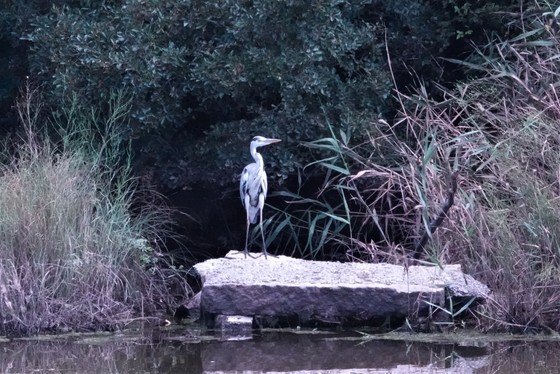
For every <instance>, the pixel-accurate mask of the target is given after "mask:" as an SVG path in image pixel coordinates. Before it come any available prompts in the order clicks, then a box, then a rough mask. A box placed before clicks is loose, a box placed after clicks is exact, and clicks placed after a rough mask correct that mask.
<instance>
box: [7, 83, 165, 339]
mask: <svg viewBox="0 0 560 374" xmlns="http://www.w3.org/2000/svg"><path fill="white" fill-rule="evenodd" d="M112 104H114V105H115V106H114V107H113V108H112V112H111V115H110V116H109V119H108V120H106V121H104V122H102V123H100V122H99V121H100V118H98V117H96V116H95V115H94V113H93V112H92V113H91V117H89V118H87V117H83V116H80V115H78V114H77V113H76V112H73V111H72V110H69V111H68V112H66V116H65V120H66V121H68V123H67V124H66V125H67V127H66V129H67V131H66V132H65V133H64V134H62V136H61V141H60V142H59V143H60V144H59V146H53V145H52V143H51V142H49V141H48V140H47V139H40V138H39V137H38V136H37V133H36V128H37V123H36V121H37V118H38V116H37V115H36V112H34V110H35V109H37V108H36V102H35V101H34V96H33V92H27V94H26V95H24V97H23V98H22V99H21V101H20V103H19V107H18V108H19V111H20V117H21V120H22V123H23V125H24V126H25V128H26V130H27V131H26V132H27V138H26V139H25V140H24V141H23V144H21V145H20V146H19V148H18V149H17V151H16V152H15V155H14V156H12V159H11V160H10V161H9V162H8V163H7V164H4V165H2V166H0V257H1V261H0V317H1V318H2V324H1V325H0V326H1V327H2V329H1V330H0V332H2V333H9V334H10V333H11V334H29V333H35V332H40V331H54V332H56V331H61V330H67V329H106V328H114V327H116V326H122V325H123V324H126V323H127V322H129V321H131V320H132V319H133V318H135V317H146V316H149V313H152V312H153V311H154V309H155V308H156V307H157V306H158V305H159V306H162V305H163V304H164V303H165V302H166V301H170V299H171V296H170V295H169V293H168V291H167V290H166V285H165V284H164V282H163V279H162V277H161V276H158V275H159V272H158V271H157V269H156V268H154V267H152V266H150V265H153V264H151V263H150V258H151V255H152V253H153V251H154V249H153V248H151V247H150V245H149V242H148V239H149V238H150V237H153V235H157V232H158V231H157V230H158V229H159V228H161V227H163V226H162V225H164V222H166V218H165V214H164V213H163V211H161V210H160V211H158V210H157V208H154V210H146V211H147V213H146V214H140V215H139V216H137V217H133V216H131V213H130V208H131V206H132V203H133V193H134V190H133V187H134V184H133V181H132V180H131V179H130V170H129V167H128V166H127V164H126V162H124V163H123V162H122V161H123V158H122V157H121V156H120V155H122V151H123V149H122V147H120V146H119V140H118V133H117V132H115V129H116V127H115V125H116V121H119V120H122V118H123V115H124V113H125V111H126V103H125V102H122V101H121V102H119V101H118V100H117V101H113V102H112ZM70 109H72V108H70ZM91 121H95V122H91ZM94 125H95V126H94ZM69 128H70V129H71V130H69V131H68V129H69ZM100 129H105V130H106V131H105V132H99V130H100ZM124 160H125V161H126V158H124ZM148 270H151V271H148ZM158 303H159V304H158Z"/></svg>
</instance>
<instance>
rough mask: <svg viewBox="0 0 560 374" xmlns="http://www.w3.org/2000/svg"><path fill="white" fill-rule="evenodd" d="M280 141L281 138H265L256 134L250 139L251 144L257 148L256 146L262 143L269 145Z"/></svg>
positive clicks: (260, 145)
mask: <svg viewBox="0 0 560 374" xmlns="http://www.w3.org/2000/svg"><path fill="white" fill-rule="evenodd" d="M281 141H282V140H281V139H273V138H265V137H264V136H259V135H257V136H255V137H254V138H253V140H252V141H251V146H252V147H254V148H257V147H262V146H263V145H269V144H272V143H278V142H281Z"/></svg>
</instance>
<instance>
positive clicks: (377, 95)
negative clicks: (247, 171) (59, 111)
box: [28, 0, 507, 187]
mask: <svg viewBox="0 0 560 374" xmlns="http://www.w3.org/2000/svg"><path fill="white" fill-rule="evenodd" d="M506 3H507V2H506ZM496 4H498V2H494V3H490V4H486V3H485V2H476V1H474V2H469V3H467V4H463V5H462V6H457V5H456V4H455V2H454V1H451V0H442V1H441V3H440V2H437V4H432V3H430V4H429V5H428V4H425V2H419V1H413V0H409V1H405V2H398V3H397V2H386V1H352V2H344V1H340V0H325V1H317V2H301V1H293V0H282V1H258V0H257V1H240V0H219V1H211V2H209V1H168V2H161V1H155V0H125V1H122V2H104V3H102V4H101V5H95V6H91V7H87V6H83V7H80V8H77V7H75V8H65V7H61V8H56V9H54V10H53V12H51V13H50V14H49V15H47V16H45V17H42V18H39V19H38V20H37V21H36V22H35V29H34V30H33V32H32V33H31V34H30V35H29V36H28V38H29V40H30V41H31V42H32V47H31V50H32V54H31V66H32V68H33V71H34V72H35V73H36V74H38V75H39V76H40V77H41V80H42V81H43V82H45V83H46V84H47V90H48V99H49V102H50V103H51V104H56V103H57V102H59V101H60V100H61V99H62V98H64V97H65V96H66V95H68V94H69V93H72V94H77V95H78V97H79V98H80V100H81V102H82V105H84V106H95V107H101V106H102V105H103V102H104V101H105V98H106V97H107V95H108V93H109V92H110V90H111V88H115V87H119V88H125V89H127V90H128V91H129V92H130V94H131V95H133V97H134V102H133V108H132V112H131V114H132V117H133V120H132V121H131V122H130V126H129V127H128V129H127V131H128V135H129V137H130V138H131V139H134V140H135V148H136V150H137V151H138V152H137V156H138V159H137V161H138V163H139V165H155V166H156V167H157V169H158V170H160V171H161V172H162V176H163V177H164V178H163V181H164V182H165V183H166V184H167V185H169V186H171V187H174V186H179V185H184V184H185V183H189V182H194V181H200V180H206V181H212V182H216V181H217V182H219V183H227V182H228V181H230V180H232V179H233V178H235V176H236V175H237V174H238V173H239V170H240V168H241V165H242V163H244V162H245V160H246V159H247V155H246V153H247V152H246V148H247V143H248V140H249V139H250V138H251V136H252V135H254V134H257V133H260V134H263V135H274V136H277V137H280V138H283V139H284V140H285V143H284V147H282V148H277V149H275V150H270V151H271V152H273V153H274V157H273V158H269V160H275V161H273V162H272V170H274V171H275V174H276V173H277V174H278V176H280V177H284V178H285V177H286V176H287V175H288V174H289V173H291V172H292V171H293V170H294V168H295V167H297V166H299V165H301V164H303V163H304V162H305V161H306V160H307V158H308V156H307V154H304V152H306V151H305V149H304V148H302V147H297V145H298V142H299V141H302V140H313V139H317V138H321V137H323V136H325V135H328V134H329V133H328V130H327V126H326V123H327V122H328V123H330V124H331V126H333V127H334V128H335V130H336V131H338V130H339V129H342V130H344V131H346V132H353V133H355V134H356V135H357V138H358V139H359V138H361V137H362V136H363V135H364V134H365V133H366V132H367V129H368V127H369V126H370V124H371V122H372V120H374V119H375V118H377V117H378V116H380V115H382V114H385V113H387V112H389V111H390V109H391V106H390V102H391V101H390V100H391V97H390V96H391V85H392V82H391V80H390V77H389V71H388V69H387V63H386V49H385V38H386V31H387V38H388V41H389V47H390V49H392V50H393V53H395V56H396V57H395V60H396V61H398V62H399V63H395V64H394V65H395V68H396V69H397V75H399V74H400V73H399V71H400V72H405V71H406V68H409V67H411V68H415V69H419V70H422V71H426V72H430V73H429V74H432V75H434V74H436V73H435V71H436V70H437V69H433V68H428V66H432V65H433V59H432V58H433V57H436V56H438V55H439V54H440V53H441V52H442V51H443V50H445V49H446V48H447V47H448V46H449V44H450V43H453V42H454V41H455V40H457V39H456V38H457V36H459V37H462V36H465V35H467V34H469V33H470V31H472V30H475V29H477V28H478V25H479V24H481V23H484V22H483V21H482V18H483V16H482V15H483V14H487V11H488V10H494V9H495V6H496ZM436 9H437V12H436ZM441 9H443V10H444V11H441ZM457 25H459V26H457ZM386 27H387V30H386V29H385V28H386ZM457 32H462V34H457ZM400 62H402V63H406V64H407V66H406V68H405V67H403V65H401V64H400ZM224 175H225V176H226V178H224Z"/></svg>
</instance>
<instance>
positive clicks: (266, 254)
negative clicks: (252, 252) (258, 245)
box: [261, 249, 278, 258]
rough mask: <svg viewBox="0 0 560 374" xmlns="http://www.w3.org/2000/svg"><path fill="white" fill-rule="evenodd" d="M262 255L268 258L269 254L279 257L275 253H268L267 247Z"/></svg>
mask: <svg viewBox="0 0 560 374" xmlns="http://www.w3.org/2000/svg"><path fill="white" fill-rule="evenodd" d="M261 255H262V256H264V258H268V256H270V257H274V258H276V257H278V256H276V255H273V254H270V253H268V251H267V250H266V249H265V250H264V251H262V254H261Z"/></svg>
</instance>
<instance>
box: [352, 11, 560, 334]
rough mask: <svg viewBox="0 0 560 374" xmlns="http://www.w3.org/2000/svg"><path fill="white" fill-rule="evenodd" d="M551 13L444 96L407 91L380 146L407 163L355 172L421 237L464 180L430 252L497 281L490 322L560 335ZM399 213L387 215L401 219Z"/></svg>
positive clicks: (487, 313)
mask: <svg viewBox="0 0 560 374" xmlns="http://www.w3.org/2000/svg"><path fill="white" fill-rule="evenodd" d="M539 13H540V14H542V10H540V11H539ZM539 13H535V12H530V15H528V14H529V13H528V14H527V15H525V14H521V16H520V19H518V20H517V21H518V22H517V25H520V28H521V32H520V35H519V36H517V37H515V38H513V39H511V40H508V41H500V40H496V41H494V42H492V43H490V44H489V45H488V46H486V47H485V48H483V49H481V50H479V51H477V53H478V55H477V58H476V59H475V60H474V61H477V62H476V63H473V62H471V63H464V64H465V65H467V66H468V67H470V68H473V69H476V70H477V71H478V72H479V77H478V78H476V79H473V80H471V81H469V82H468V83H463V84H459V85H457V87H456V88H455V89H454V90H444V89H442V93H443V99H441V100H433V99H431V98H429V97H428V95H427V94H426V91H425V90H424V89H423V88H420V89H419V90H418V91H417V92H416V94H414V95H404V94H402V93H399V99H400V100H401V103H402V111H401V119H400V120H399V121H398V122H396V124H395V125H393V126H389V125H388V124H387V123H381V127H380V130H379V133H380V135H378V136H373V137H372V145H373V146H374V147H376V148H377V149H380V148H379V147H380V146H384V145H385V148H386V149H387V148H392V149H393V150H394V152H392V154H393V155H396V158H397V159H400V160H401V161H399V162H397V163H395V164H393V165H392V166H391V165H388V166H387V165H383V166H380V164H379V163H374V162H372V163H371V164H370V165H369V167H367V168H364V170H363V171H361V172H360V173H358V174H357V175H356V176H355V177H354V179H361V180H362V181H367V183H364V184H365V185H370V186H372V187H369V188H364V189H362V190H361V191H359V195H360V196H362V199H361V200H362V201H368V205H369V206H370V207H369V209H370V210H372V209H375V207H371V204H369V202H370V201H371V199H369V200H368V199H365V198H363V197H364V196H375V201H376V202H377V203H379V201H382V200H387V199H391V200H392V201H396V205H397V207H398V209H396V211H398V212H400V213H399V215H398V216H399V217H400V219H401V223H403V225H404V226H403V230H404V231H405V232H408V233H409V235H410V237H413V238H418V236H419V235H420V234H421V233H422V232H425V231H426V229H427V227H428V226H429V222H430V221H431V220H433V217H435V215H437V212H438V210H439V209H440V207H441V205H442V204H443V203H444V202H445V201H446V196H447V190H448V188H449V178H450V176H451V175H452V174H453V173H456V175H458V182H459V183H458V190H457V192H456V194H455V201H454V205H453V207H452V208H451V210H450V212H449V215H448V218H447V220H446V221H445V222H444V224H443V225H442V226H441V227H440V228H439V230H438V231H436V233H435V234H434V235H433V237H432V239H431V241H430V243H429V245H428V246H427V247H426V248H425V251H424V258H425V259H427V260H430V261H431V262H436V263H451V262H453V263H461V264H463V265H464V268H465V270H466V271H467V272H469V273H471V274H473V275H474V276H476V277H477V278H478V279H479V280H481V281H483V282H484V283H486V284H488V285H489V286H490V288H491V289H492V290H493V294H492V295H491V296H490V299H489V301H488V303H487V304H486V305H485V306H484V308H483V309H482V310H481V311H480V313H479V315H478V317H479V319H478V321H479V322H480V323H481V325H482V326H484V328H488V329H491V328H493V329H502V330H503V329H507V330H515V331H527V330H528V329H529V330H531V329H543V328H544V329H548V328H549V329H553V330H556V331H558V330H560V314H558V310H559V309H560V282H559V279H560V122H559V121H560V99H559V97H558V92H557V82H558V78H559V72H560V57H559V56H560V47H559V45H560V43H559V42H560V39H559V38H558V36H557V35H556V33H557V31H558V24H557V23H556V18H555V16H556V14H557V13H558V12H556V14H552V13H545V14H544V15H543V16H542V17H541V18H538V17H535V14H539ZM393 195H394V196H398V197H399V199H393V198H392V196H393ZM392 209H393V210H394V208H392ZM390 211H391V210H389V211H387V210H385V213H384V214H381V215H376V216H375V222H391V221H394V219H395V218H396V217H394V216H393V215H392V214H391V213H390ZM407 217H415V219H414V218H413V219H411V220H409V221H408V222H406V220H405V218H407ZM388 247H390V246H388V241H380V242H377V243H361V246H360V247H359V248H360V249H361V251H362V255H363V254H368V255H369V256H370V258H371V259H373V258H376V257H379V256H380V255H384V258H387V256H386V252H387V251H386V248H388ZM391 253H393V254H394V253H395V251H393V252H391Z"/></svg>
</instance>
